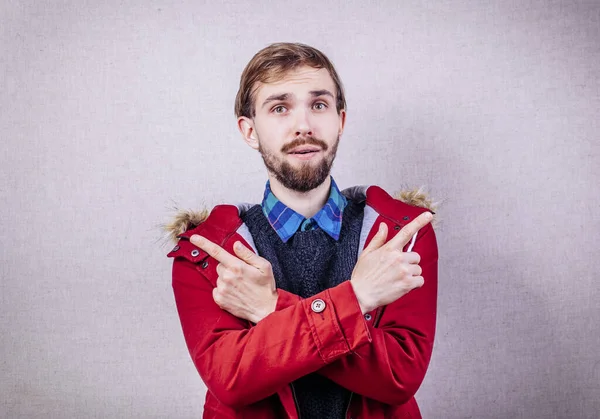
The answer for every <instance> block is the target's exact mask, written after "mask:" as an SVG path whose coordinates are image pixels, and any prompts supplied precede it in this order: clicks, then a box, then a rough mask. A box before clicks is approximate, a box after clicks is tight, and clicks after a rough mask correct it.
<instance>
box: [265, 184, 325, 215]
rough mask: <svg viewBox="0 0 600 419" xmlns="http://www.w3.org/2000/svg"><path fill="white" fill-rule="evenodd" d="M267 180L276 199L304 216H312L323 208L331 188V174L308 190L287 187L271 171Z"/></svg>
mask: <svg viewBox="0 0 600 419" xmlns="http://www.w3.org/2000/svg"><path fill="white" fill-rule="evenodd" d="M269 181H270V183H271V191H272V192H273V194H275V196H276V197H277V199H279V200H280V201H281V202H283V203H284V204H285V205H286V206H288V207H290V208H291V209H293V210H294V211H296V212H297V213H298V214H300V215H302V216H304V217H305V218H310V217H312V216H313V215H315V214H316V213H317V212H319V210H320V209H321V208H323V205H325V202H327V199H328V198H329V191H330V188H331V176H327V179H325V181H324V182H323V183H321V184H320V185H319V186H317V187H316V188H315V189H312V190H310V191H308V192H298V191H292V190H290V189H287V188H286V187H285V186H283V185H282V184H281V183H280V182H279V181H278V180H277V179H275V177H274V176H273V175H272V174H271V173H269Z"/></svg>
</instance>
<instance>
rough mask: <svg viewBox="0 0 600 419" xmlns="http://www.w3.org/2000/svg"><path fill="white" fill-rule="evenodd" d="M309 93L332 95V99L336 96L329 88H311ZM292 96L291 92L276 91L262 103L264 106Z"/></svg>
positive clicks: (314, 95) (313, 94) (317, 95)
mask: <svg viewBox="0 0 600 419" xmlns="http://www.w3.org/2000/svg"><path fill="white" fill-rule="evenodd" d="M309 93H310V95H311V96H312V97H319V96H331V98H332V99H334V98H335V97H334V96H333V93H331V92H330V91H329V90H327V89H321V90H311V91H310V92H309ZM291 96H292V95H291V94H289V93H275V94H273V95H271V96H269V97H268V98H266V99H265V101H264V102H263V104H262V107H263V108H264V107H265V106H266V105H267V104H268V103H269V102H278V101H284V100H288V99H289V98H290V97H291Z"/></svg>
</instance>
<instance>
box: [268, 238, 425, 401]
mask: <svg viewBox="0 0 600 419" xmlns="http://www.w3.org/2000/svg"><path fill="white" fill-rule="evenodd" d="M417 243H418V245H417V246H418V248H419V252H420V253H421V254H422V255H423V260H422V263H421V266H422V269H423V277H424V278H425V281H424V285H423V286H422V287H421V288H418V289H415V290H413V291H411V292H409V293H408V294H406V295H404V296H403V297H401V298H399V299H398V300H396V301H395V302H393V303H391V304H389V305H388V306H385V307H384V308H383V315H382V317H381V319H380V322H379V324H377V325H375V324H374V322H375V320H376V319H375V316H371V317H370V320H369V321H368V324H369V330H370V333H371V336H372V341H371V342H370V343H369V344H368V345H364V346H362V347H361V348H359V349H358V350H357V351H356V353H353V354H348V355H346V356H344V357H342V358H341V359H339V360H337V361H335V362H333V363H331V364H329V365H327V366H324V367H323V368H321V369H319V370H318V371H317V372H318V373H320V374H323V375H325V376H326V377H328V378H329V379H331V380H332V381H334V382H336V383H337V384H339V385H341V386H342V387H345V388H347V389H349V390H351V391H353V392H355V393H358V394H361V395H363V396H366V397H369V398H372V399H375V400H378V401H381V402H384V403H387V404H402V403H404V402H406V401H408V400H409V399H410V398H411V397H412V396H413V395H414V393H415V392H416V391H417V389H418V387H419V386H420V384H421V382H422V381H423V378H424V376H425V373H426V370H427V367H428V365H429V361H430V358H431V353H432V348H433V340H434V334H435V321H436V305H437V246H436V243H435V236H434V234H433V230H430V231H429V232H428V234H425V235H424V236H423V237H422V241H420V242H417ZM278 293H279V299H278V304H277V309H279V310H283V309H285V307H287V306H289V305H292V304H295V303H296V301H298V300H300V297H298V296H296V295H293V294H291V293H288V292H286V291H282V290H278ZM375 326H377V327H375Z"/></svg>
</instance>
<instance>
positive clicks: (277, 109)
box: [273, 105, 286, 113]
mask: <svg viewBox="0 0 600 419" xmlns="http://www.w3.org/2000/svg"><path fill="white" fill-rule="evenodd" d="M285 111H286V107H285V106H283V105H277V106H275V107H274V108H273V112H275V113H284V112H285Z"/></svg>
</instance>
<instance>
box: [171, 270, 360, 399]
mask: <svg viewBox="0 0 600 419" xmlns="http://www.w3.org/2000/svg"><path fill="white" fill-rule="evenodd" d="M192 275H193V276H194V278H193V280H190V277H191V276H192ZM173 278H174V284H173V287H174V291H175V297H176V302H177V308H178V311H179V315H180V319H181V324H182V328H183V331H184V335H185V337H186V342H187V344H188V348H189V350H190V354H191V356H192V359H193V361H194V364H195V365H196V368H197V369H198V372H199V373H200V375H201V377H202V379H203V380H204V382H205V384H206V386H207V387H208V388H209V390H210V391H211V392H213V394H215V396H216V397H217V398H218V399H219V400H221V401H222V402H223V403H225V404H228V405H231V406H243V405H247V404H251V403H254V402H256V401H259V400H261V399H264V398H266V397H268V396H270V395H271V394H273V393H275V392H277V390H278V389H280V388H281V387H283V386H285V385H287V384H289V383H290V382H292V381H294V380H296V379H297V378H299V377H302V376H304V375H306V374H309V373H311V372H313V371H315V370H318V369H319V368H322V367H323V366H325V365H327V364H330V363H332V362H335V361H336V360H338V359H339V358H341V357H343V356H346V355H348V354H350V353H353V352H355V351H356V350H358V348H360V347H361V346H363V345H366V344H368V343H369V342H370V340H371V336H370V333H369V329H368V326H367V325H366V323H365V321H364V319H363V317H362V316H361V315H360V312H358V311H357V309H355V308H348V307H347V306H346V305H343V304H342V305H339V304H336V303H335V302H336V301H341V300H343V299H344V298H345V296H347V295H348V293H349V292H351V290H350V289H348V285H349V284H347V285H344V284H342V285H340V286H338V287H335V288H332V289H330V290H326V291H323V292H322V293H320V294H317V295H316V296H314V298H313V299H310V300H300V301H297V302H296V303H295V304H293V305H290V306H289V307H287V308H285V309H282V310H278V311H276V312H274V313H272V314H271V315H269V316H267V317H266V318H264V319H263V320H261V321H260V322H259V323H258V324H256V325H255V326H253V327H251V328H248V324H247V322H246V321H244V320H242V319H239V318H236V317H234V316H232V315H231V314H229V313H227V312H225V311H223V310H221V309H220V308H219V307H218V306H217V305H216V304H215V303H214V301H213V300H212V288H213V286H212V285H211V284H210V283H209V282H208V281H207V280H205V279H203V278H202V277H201V276H200V275H199V274H198V273H197V272H196V271H195V269H194V268H193V266H189V265H187V264H186V262H185V261H180V262H176V263H175V264H174V271H173ZM314 299H321V300H323V302H324V303H325V309H324V310H323V311H322V312H319V313H317V312H315V311H313V310H312V309H311V303H312V301H313V300H314Z"/></svg>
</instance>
